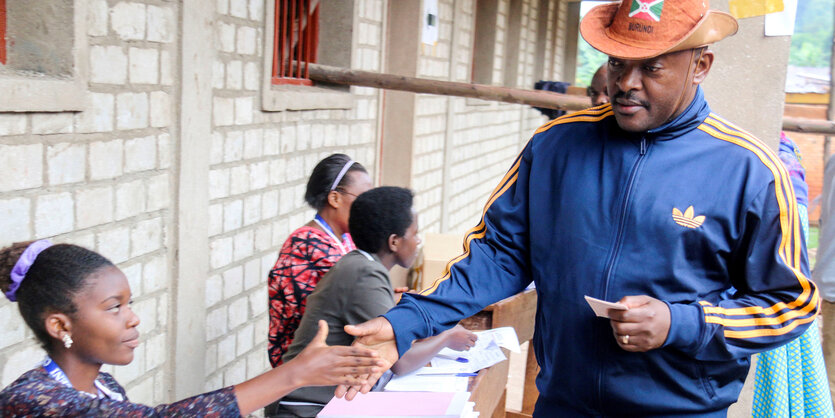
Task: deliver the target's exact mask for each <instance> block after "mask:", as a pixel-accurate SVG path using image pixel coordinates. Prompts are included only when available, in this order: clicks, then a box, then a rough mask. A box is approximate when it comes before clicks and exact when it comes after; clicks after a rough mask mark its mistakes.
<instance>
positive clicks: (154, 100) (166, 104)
mask: <svg viewBox="0 0 835 418" xmlns="http://www.w3.org/2000/svg"><path fill="white" fill-rule="evenodd" d="M170 124H171V99H170V98H169V96H168V93H166V92H164V91H152V92H151V127H154V128H164V127H167V126H169V125H170Z"/></svg>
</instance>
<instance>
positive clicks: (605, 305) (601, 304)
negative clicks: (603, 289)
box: [585, 296, 629, 318]
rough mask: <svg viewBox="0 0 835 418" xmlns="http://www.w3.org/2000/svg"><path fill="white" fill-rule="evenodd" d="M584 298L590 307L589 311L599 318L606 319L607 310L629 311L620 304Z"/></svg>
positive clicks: (589, 297)
mask: <svg viewBox="0 0 835 418" xmlns="http://www.w3.org/2000/svg"><path fill="white" fill-rule="evenodd" d="M585 298H586V302H588V303H589V306H591V310H593V311H594V313H595V315H597V316H599V317H603V318H608V317H609V309H617V310H619V311H625V310H627V309H629V308H627V307H626V305H624V304H622V303H613V302H606V301H605V300H600V299H597V298H593V297H591V296H585Z"/></svg>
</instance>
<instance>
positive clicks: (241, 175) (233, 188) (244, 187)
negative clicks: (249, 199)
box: [229, 165, 249, 195]
mask: <svg viewBox="0 0 835 418" xmlns="http://www.w3.org/2000/svg"><path fill="white" fill-rule="evenodd" d="M230 176H231V182H230V189H229V191H230V193H231V194H232V195H236V194H241V193H246V192H248V191H249V168H248V167H247V166H245V165H240V166H237V167H233V168H232V172H231V174H230Z"/></svg>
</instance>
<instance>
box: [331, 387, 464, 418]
mask: <svg viewBox="0 0 835 418" xmlns="http://www.w3.org/2000/svg"><path fill="white" fill-rule="evenodd" d="M469 399H470V393H469V392H369V393H367V394H365V395H361V394H360V395H357V396H356V397H355V398H354V400H352V401H348V400H345V399H344V398H343V399H340V398H336V397H334V398H333V399H331V401H330V402H328V404H327V405H325V408H324V409H322V411H321V412H319V415H318V416H319V417H320V418H363V417H389V418H401V417H435V418H469V417H472V416H473V415H472V414H473V413H474V412H473V407H474V404H473V403H472V402H469V401H468V400H469ZM475 416H477V415H475Z"/></svg>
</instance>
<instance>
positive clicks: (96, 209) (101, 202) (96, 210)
mask: <svg viewBox="0 0 835 418" xmlns="http://www.w3.org/2000/svg"><path fill="white" fill-rule="evenodd" d="M111 221H113V188H112V187H111V186H104V187H98V188H94V189H86V190H80V191H79V192H78V193H77V194H76V197H75V226H76V228H77V229H82V228H87V227H91V226H96V225H101V224H106V223H108V222H111Z"/></svg>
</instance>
